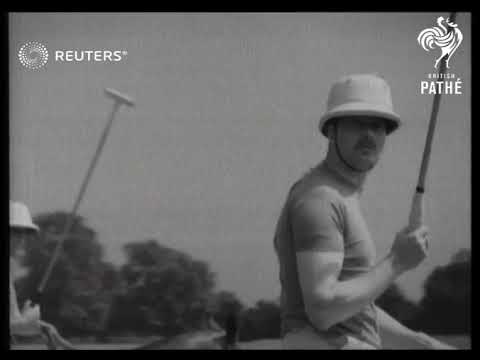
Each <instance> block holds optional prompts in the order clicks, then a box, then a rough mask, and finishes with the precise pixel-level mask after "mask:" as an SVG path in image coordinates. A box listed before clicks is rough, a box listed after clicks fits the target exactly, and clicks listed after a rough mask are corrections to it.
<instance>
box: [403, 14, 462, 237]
mask: <svg viewBox="0 0 480 360" xmlns="http://www.w3.org/2000/svg"><path fill="white" fill-rule="evenodd" d="M455 17H456V13H455V12H452V13H451V14H450V16H449V21H450V22H454V21H455ZM449 29H450V30H451V28H450V27H449ZM447 56H449V55H447ZM447 56H444V57H443V58H442V60H441V63H440V69H439V72H438V74H439V79H437V80H439V81H441V82H443V81H444V79H443V74H445V69H446V60H447ZM436 85H437V86H436V91H435V95H434V97H433V105H432V113H431V116H430V123H429V125H428V132H427V138H426V140H425V148H424V150H423V158H422V164H421V166H420V174H419V176H418V182H417V187H416V188H415V194H414V195H413V200H412V206H411V208H410V216H409V221H408V229H409V230H411V231H413V230H415V229H417V228H418V227H419V226H421V225H422V224H423V208H424V200H423V194H424V193H425V179H426V176H427V170H428V163H429V161H430V153H431V150H432V142H433V135H434V133H435V126H436V124H437V115H438V109H439V107H440V97H441V92H440V85H439V84H436Z"/></svg>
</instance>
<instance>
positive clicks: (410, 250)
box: [390, 226, 430, 274]
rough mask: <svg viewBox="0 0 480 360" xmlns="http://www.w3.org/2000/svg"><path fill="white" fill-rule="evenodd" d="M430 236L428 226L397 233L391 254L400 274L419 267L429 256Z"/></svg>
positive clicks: (396, 269)
mask: <svg viewBox="0 0 480 360" xmlns="http://www.w3.org/2000/svg"><path fill="white" fill-rule="evenodd" d="M429 238H430V233H429V230H428V227H426V226H421V227H419V228H418V229H416V230H414V231H410V230H408V229H404V230H402V231H401V232H399V233H398V234H397V236H396V237H395V241H394V242H393V246H392V250H391V252H390V254H391V256H392V258H393V264H394V267H395V271H397V272H398V274H402V273H404V272H405V271H408V270H411V269H413V268H415V267H417V266H418V265H419V264H420V263H421V262H422V261H423V260H424V259H425V258H426V257H427V249H428V242H429Z"/></svg>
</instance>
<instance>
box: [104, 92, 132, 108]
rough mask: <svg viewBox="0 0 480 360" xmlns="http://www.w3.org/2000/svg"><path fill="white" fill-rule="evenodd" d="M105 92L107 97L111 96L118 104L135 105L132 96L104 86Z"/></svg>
mask: <svg viewBox="0 0 480 360" xmlns="http://www.w3.org/2000/svg"><path fill="white" fill-rule="evenodd" d="M105 94H107V96H108V97H111V98H112V99H113V100H115V101H116V102H117V103H119V104H124V105H127V106H135V102H134V101H133V99H132V98H130V97H128V96H127V95H124V94H122V93H120V92H118V91H117V90H114V89H111V88H106V89H105Z"/></svg>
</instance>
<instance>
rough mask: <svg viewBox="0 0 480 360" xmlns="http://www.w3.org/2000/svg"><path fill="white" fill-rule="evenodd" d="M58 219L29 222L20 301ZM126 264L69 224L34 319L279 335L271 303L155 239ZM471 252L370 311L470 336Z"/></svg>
mask: <svg viewBox="0 0 480 360" xmlns="http://www.w3.org/2000/svg"><path fill="white" fill-rule="evenodd" d="M68 216H69V215H68V214H67V213H65V212H51V213H45V214H40V215H38V216H36V217H35V222H36V223H37V224H38V225H39V227H40V229H41V231H40V234H39V238H38V240H37V241H34V242H32V243H30V244H29V245H28V246H29V251H28V252H27V253H28V256H27V259H26V266H27V268H28V270H29V272H28V275H27V276H25V277H24V278H22V279H20V280H19V281H18V284H17V285H18V296H19V300H20V301H21V302H23V301H24V300H26V299H27V298H30V297H31V294H33V293H34V292H35V289H36V287H37V286H38V284H39V281H40V277H41V276H42V275H43V273H44V271H45V268H46V266H47V264H48V261H49V260H50V258H51V256H52V253H53V250H54V248H55V245H56V244H57V241H59V237H60V234H61V232H62V230H63V226H64V225H65V222H66V220H67V218H68ZM123 250H124V253H125V255H126V262H125V263H124V264H123V265H121V266H120V267H116V266H114V265H113V264H111V263H109V262H108V261H106V260H105V259H104V249H103V247H102V245H101V243H100V242H99V241H98V236H97V233H96V232H95V231H94V230H93V229H92V228H91V227H90V226H88V224H87V223H86V220H85V218H83V217H81V216H76V218H75V221H74V226H73V227H72V231H71V232H70V234H69V235H68V236H67V237H66V238H65V239H64V243H63V246H62V251H61V254H60V257H59V259H58V261H57V263H56V265H55V268H54V271H53V272H52V276H51V278H50V280H49V282H48V283H47V286H46V288H45V290H44V292H43V294H42V297H41V299H40V303H41V309H42V318H44V319H45V320H46V321H48V322H51V323H53V324H55V326H57V327H58V329H59V330H60V331H61V332H62V333H63V334H65V336H75V337H82V336H85V337H86V336H88V337H92V336H94V337H95V338H96V339H97V340H98V341H101V342H107V341H109V340H110V339H111V338H112V337H115V336H173V335H176V334H179V333H182V332H185V331H190V330H196V329H199V328H201V327H202V326H203V325H204V324H205V319H206V318H207V317H213V318H214V319H215V320H216V321H217V323H218V324H219V325H221V326H225V324H226V322H227V321H229V319H231V317H232V316H233V317H234V318H236V319H237V324H238V338H239V341H251V340H256V339H264V338H278V337H280V306H279V301H278V300H260V301H258V302H257V303H256V304H255V305H254V306H250V307H247V306H245V305H244V304H243V303H242V302H241V301H240V300H239V299H238V297H237V296H236V294H234V293H232V292H229V291H217V289H216V277H215V274H214V273H213V272H212V271H211V269H210V267H209V266H208V264H207V263H206V262H204V261H201V260H198V259H195V258H193V257H191V256H190V255H189V254H186V253H184V252H181V251H178V250H176V249H172V248H169V247H167V246H165V245H162V244H161V242H160V241H158V240H157V239H145V240H143V241H135V242H131V243H128V244H126V245H125V246H124V248H123ZM470 264H471V260H470V252H469V251H468V250H462V251H460V252H459V253H458V254H456V255H455V256H454V257H453V258H452V260H451V262H450V263H449V264H447V265H445V266H441V267H437V268H436V269H434V270H433V272H432V273H431V274H430V275H429V276H428V278H427V279H426V281H425V283H424V290H425V293H424V296H423V298H422V299H421V300H420V301H419V302H418V303H414V302H412V301H410V300H409V299H407V298H406V297H405V295H404V293H403V292H402V290H401V289H400V287H399V286H398V285H396V284H394V285H393V286H391V287H390V288H389V289H388V290H387V291H386V292H385V293H384V294H383V295H382V296H381V297H380V298H379V299H378V300H377V305H379V306H380V307H382V308H383V309H384V310H386V311H387V312H389V313H390V314H391V315H392V316H394V317H395V318H397V319H398V320H400V321H401V322H402V323H404V324H405V325H407V326H409V327H411V328H413V329H416V330H422V331H425V332H428V333H431V334H443V335H448V334H465V333H470V286H471V285H470Z"/></svg>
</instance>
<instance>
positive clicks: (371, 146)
mask: <svg viewBox="0 0 480 360" xmlns="http://www.w3.org/2000/svg"><path fill="white" fill-rule="evenodd" d="M355 148H356V149H361V148H369V149H372V150H375V149H376V148H377V145H376V144H375V143H374V142H373V141H372V140H369V139H362V140H360V141H359V142H358V143H357V145H356V146H355Z"/></svg>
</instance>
